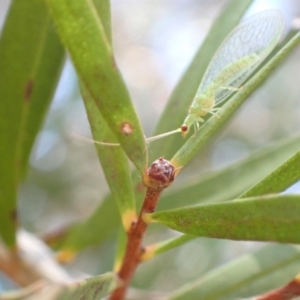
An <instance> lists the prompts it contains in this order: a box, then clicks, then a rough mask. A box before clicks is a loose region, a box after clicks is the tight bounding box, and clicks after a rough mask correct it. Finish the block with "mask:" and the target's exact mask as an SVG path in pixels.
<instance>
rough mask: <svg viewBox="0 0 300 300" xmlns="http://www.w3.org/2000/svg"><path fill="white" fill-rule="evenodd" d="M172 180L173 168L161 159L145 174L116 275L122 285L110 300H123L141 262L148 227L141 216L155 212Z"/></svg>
mask: <svg viewBox="0 0 300 300" xmlns="http://www.w3.org/2000/svg"><path fill="white" fill-rule="evenodd" d="M173 180H174V167H173V166H172V165H170V164H169V162H168V161H166V160H165V159H163V158H160V159H159V160H157V161H155V162H154V163H153V164H152V166H151V168H150V169H149V171H148V173H147V174H146V176H145V178H144V184H145V185H146V186H147V187H148V188H147V192H146V196H145V199H144V203H143V206H142V208H141V211H140V214H139V217H138V220H137V222H136V223H135V224H132V228H131V230H130V231H129V233H128V241H127V247H126V251H125V255H124V258H123V263H122V266H121V268H120V271H119V273H118V275H119V278H120V279H121V281H122V285H121V286H120V287H119V288H117V289H116V290H115V291H114V292H113V293H112V295H111V296H110V300H122V299H124V297H125V294H126V290H127V288H128V286H129V284H130V281H131V279H132V277H133V275H134V273H135V270H136V268H137V267H138V265H139V263H140V262H141V260H140V258H141V255H142V253H143V247H142V242H143V237H144V235H145V232H146V230H147V227H148V224H147V223H145V222H144V221H143V214H144V213H151V212H153V211H154V210H155V208H156V206H157V203H158V200H159V197H160V195H161V193H162V191H163V189H164V188H166V187H167V186H169V185H170V184H171V182H172V181H173Z"/></svg>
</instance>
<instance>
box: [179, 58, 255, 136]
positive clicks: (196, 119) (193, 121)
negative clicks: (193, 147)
mask: <svg viewBox="0 0 300 300" xmlns="http://www.w3.org/2000/svg"><path fill="white" fill-rule="evenodd" d="M256 63H257V64H258V63H260V57H259V56H258V55H257V54H256V53H254V54H251V55H248V56H246V57H243V58H241V59H240V60H238V61H236V62H234V63H232V64H229V65H228V66H227V67H226V68H225V69H224V70H222V72H221V73H220V74H219V75H218V76H217V78H215V80H214V81H213V82H212V83H211V84H210V85H209V86H208V87H207V88H206V89H205V91H204V92H199V91H197V94H196V96H195V98H194V100H193V102H192V104H191V106H190V108H189V113H188V116H187V117H186V118H185V120H184V122H183V125H182V126H187V128H188V130H186V131H184V132H183V134H184V135H186V134H187V133H188V131H189V128H190V127H191V126H192V125H194V127H195V130H198V129H199V128H200V124H199V123H203V122H204V119H203V118H202V117H204V116H206V115H207V114H212V115H216V114H217V112H218V110H219V109H220V108H219V107H215V105H216V100H215V97H216V94H217V92H218V91H219V90H220V89H223V90H226V89H228V90H233V91H236V90H239V88H235V87H231V86H230V83H231V82H232V81H234V80H235V79H238V78H239V77H240V75H241V74H242V73H243V72H244V71H245V70H247V69H248V68H249V66H254V65H255V64H256ZM233 74H234V76H233ZM224 100H225V99H224ZM220 102H221V101H219V102H218V104H220Z"/></svg>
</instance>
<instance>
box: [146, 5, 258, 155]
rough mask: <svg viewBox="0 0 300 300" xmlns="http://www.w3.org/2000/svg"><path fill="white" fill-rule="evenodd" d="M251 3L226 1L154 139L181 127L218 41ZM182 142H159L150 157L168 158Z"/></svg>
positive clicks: (174, 139) (176, 139)
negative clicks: (158, 135)
mask: <svg viewBox="0 0 300 300" xmlns="http://www.w3.org/2000/svg"><path fill="white" fill-rule="evenodd" d="M252 2H253V0H244V1H239V0H230V1H228V3H227V4H226V6H225V7H224V9H223V10H222V11H221V13H220V15H219V16H218V18H217V19H216V20H215V21H214V23H213V25H212V27H211V29H210V31H209V32H208V34H207V36H206V38H205V40H204V41H203V43H202V45H201V47H200V48H199V49H198V51H197V52H196V54H195V57H194V58H193V61H192V62H191V63H190V65H189V67H188V69H187V70H186V71H185V73H184V75H183V76H182V78H181V79H180V81H179V82H178V84H177V86H176V87H175V89H174V91H173V93H172V95H171V97H170V99H169V101H168V104H167V106H166V108H165V109H164V112H163V114H162V116H161V117H160V121H159V123H158V125H157V126H156V129H155V132H154V135H157V134H159V133H164V132H167V131H170V130H174V129H176V128H179V127H180V126H181V125H182V122H183V120H184V118H185V116H186V113H187V111H188V108H189V106H190V105H191V102H192V99H193V98H194V96H195V94H196V91H197V88H198V87H199V84H200V81H201V79H202V76H203V74H204V72H205V70H206V68H207V66H208V64H209V62H210V60H211V58H212V56H213V54H214V53H215V52H216V50H217V49H218V47H219V45H220V43H221V41H223V40H224V39H225V37H226V36H227V35H228V33H229V32H230V31H231V30H232V29H233V28H234V27H235V26H236V25H237V23H238V22H239V21H240V19H241V18H242V16H243V15H244V13H245V11H246V10H247V9H248V7H249V6H250V4H251V3H252ZM184 142H185V141H184V139H183V138H182V137H180V136H179V135H174V136H170V137H168V142H167V143H166V142H165V141H164V139H162V140H161V141H159V140H158V141H157V142H155V143H154V144H153V146H152V145H151V144H150V151H149V153H151V157H152V158H153V159H156V158H157V157H159V156H162V155H164V156H166V157H171V156H172V155H174V153H175V151H176V149H178V148H179V147H180V146H181V145H182V144H183V143H184ZM151 160H152V159H151Z"/></svg>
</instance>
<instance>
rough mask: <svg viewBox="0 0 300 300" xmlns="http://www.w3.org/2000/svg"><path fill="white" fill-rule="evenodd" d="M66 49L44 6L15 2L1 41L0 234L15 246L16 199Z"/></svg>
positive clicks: (35, 0)
mask: <svg viewBox="0 0 300 300" xmlns="http://www.w3.org/2000/svg"><path fill="white" fill-rule="evenodd" d="M63 58H64V51H63V47H62V46H61V45H60V42H59V40H58V38H57V36H56V33H55V31H54V29H53V26H52V24H51V20H50V17H49V16H48V11H47V9H46V7H45V5H44V3H43V2H41V1H39V0H33V1H30V2H26V1H22V0H14V1H13V2H12V3H11V6H10V10H9V13H8V16H7V19H6V23H5V25H4V28H3V31H2V35H1V41H0V70H1V72H0V98H1V101H0V165H1V168H0V202H1V210H0V219H1V226H0V234H1V235H2V238H3V240H4V241H5V242H6V243H7V244H8V245H9V246H13V245H14V243H15V222H16V220H15V218H16V198H17V188H18V184H19V183H20V181H21V180H22V178H23V177H24V175H25V173H26V170H27V164H28V159H29V154H30V152H31V149H32V146H33V143H34V140H35V138H36V136H37V133H38V131H39V130H40V128H41V125H42V122H43V120H44V117H45V113H46V111H47V108H48V106H49V103H50V100H51V99H52V95H53V92H54V89H55V87H56V84H57V81H58V78H59V75H60V70H61V67H62V62H63Z"/></svg>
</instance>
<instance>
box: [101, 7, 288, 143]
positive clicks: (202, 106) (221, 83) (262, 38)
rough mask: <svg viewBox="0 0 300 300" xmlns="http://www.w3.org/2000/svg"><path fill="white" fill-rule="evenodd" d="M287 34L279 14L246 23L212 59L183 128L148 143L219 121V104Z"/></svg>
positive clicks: (267, 14) (263, 15) (260, 15)
mask: <svg viewBox="0 0 300 300" xmlns="http://www.w3.org/2000/svg"><path fill="white" fill-rule="evenodd" d="M283 31H284V19H283V17H282V15H281V13H280V12H279V11H277V10H266V11H263V12H260V13H257V14H255V15H254V16H252V17H251V18H249V19H247V20H246V21H244V22H242V23H241V24H240V25H239V26H237V27H236V28H235V29H234V30H233V31H232V32H231V33H230V34H229V35H228V36H227V38H226V39H225V40H224V42H223V43H222V44H221V46H220V47H219V49H218V50H217V52H216V53H215V55H214V56H213V58H212V59H211V62H210V64H209V65H208V68H207V70H206V72H205V74H204V76H203V78H202V81H201V83H200V86H199V88H198V90H197V92H196V95H195V97H194V99H193V101H192V104H191V106H190V108H189V110H188V115H187V117H186V118H185V120H184V122H183V124H182V126H181V127H180V128H177V129H175V130H172V131H169V132H166V133H163V134H160V135H157V136H154V137H150V138H147V139H146V140H147V141H148V142H150V141H154V140H157V139H160V138H163V137H166V136H169V135H171V134H174V133H178V132H181V133H182V135H183V136H186V135H187V133H188V132H189V131H190V129H191V127H192V126H194V128H195V131H197V130H199V128H200V124H201V123H203V122H204V119H203V117H205V116H206V115H207V114H211V115H214V116H216V117H218V111H219V110H220V109H222V108H221V107H220V106H219V104H221V102H223V101H225V100H227V99H228V98H229V96H230V95H231V94H232V93H233V92H235V91H238V90H240V89H241V85H242V84H244V83H245V81H246V80H247V79H248V78H249V76H250V75H251V74H252V73H253V72H254V71H255V70H256V69H257V68H258V66H259V65H260V64H261V63H262V62H263V61H264V60H265V59H266V58H267V56H268V55H269V54H270V53H271V52H272V50H273V49H274V48H275V46H276V45H277V44H278V42H279V40H280V38H281V36H282V34H283ZM97 143H98V144H101V145H109V146H119V144H114V143H103V142H97Z"/></svg>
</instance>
